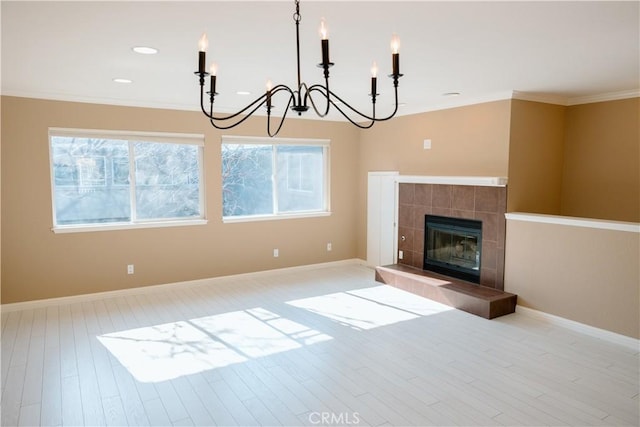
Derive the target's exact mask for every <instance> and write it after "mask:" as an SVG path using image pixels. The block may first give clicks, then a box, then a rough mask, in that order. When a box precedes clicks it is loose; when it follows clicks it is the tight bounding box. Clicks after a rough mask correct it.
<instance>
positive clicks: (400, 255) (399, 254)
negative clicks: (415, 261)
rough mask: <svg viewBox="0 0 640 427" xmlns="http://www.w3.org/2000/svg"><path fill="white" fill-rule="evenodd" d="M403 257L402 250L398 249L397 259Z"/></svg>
mask: <svg viewBox="0 0 640 427" xmlns="http://www.w3.org/2000/svg"><path fill="white" fill-rule="evenodd" d="M402 258H404V252H402V251H398V259H402Z"/></svg>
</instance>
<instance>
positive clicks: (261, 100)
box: [205, 93, 267, 123]
mask: <svg viewBox="0 0 640 427" xmlns="http://www.w3.org/2000/svg"><path fill="white" fill-rule="evenodd" d="M266 98H267V94H266V93H265V94H262V95H261V96H259V97H258V98H256V99H254V100H253V101H252V102H251V103H249V104H247V105H246V106H245V107H244V108H243V109H242V110H240V111H237V112H235V113H233V114H229V115H227V116H217V117H214V116H213V103H211V114H207V113H206V112H205V115H206V116H207V117H209V119H210V120H218V121H224V120H231V119H234V118H236V117H238V116H240V115H241V114H243V113H244V112H245V111H247V110H249V109H250V108H252V107H253V106H254V105H256V104H257V105H256V106H255V108H254V109H253V110H252V111H251V112H250V113H248V115H249V116H250V115H251V114H253V113H254V112H255V111H256V110H257V109H258V108H260V106H261V105H262V104H264V102H265V100H266ZM242 121H244V120H242ZM242 121H241V122H238V123H242Z"/></svg>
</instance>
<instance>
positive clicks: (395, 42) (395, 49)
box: [391, 33, 400, 53]
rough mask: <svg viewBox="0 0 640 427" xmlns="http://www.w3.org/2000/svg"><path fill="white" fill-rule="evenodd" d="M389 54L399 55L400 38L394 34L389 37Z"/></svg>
mask: <svg viewBox="0 0 640 427" xmlns="http://www.w3.org/2000/svg"><path fill="white" fill-rule="evenodd" d="M391 53H400V37H398V35H397V34H395V33H394V34H393V35H392V36H391Z"/></svg>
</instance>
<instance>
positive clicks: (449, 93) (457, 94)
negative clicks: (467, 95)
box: [442, 92, 460, 96]
mask: <svg viewBox="0 0 640 427" xmlns="http://www.w3.org/2000/svg"><path fill="white" fill-rule="evenodd" d="M442 96H460V92H447V93H443V94H442Z"/></svg>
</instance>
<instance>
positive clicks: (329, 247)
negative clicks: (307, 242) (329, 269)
mask: <svg viewBox="0 0 640 427" xmlns="http://www.w3.org/2000/svg"><path fill="white" fill-rule="evenodd" d="M332 249H333V247H332V246H331V242H329V243H327V252H331V250H332Z"/></svg>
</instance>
